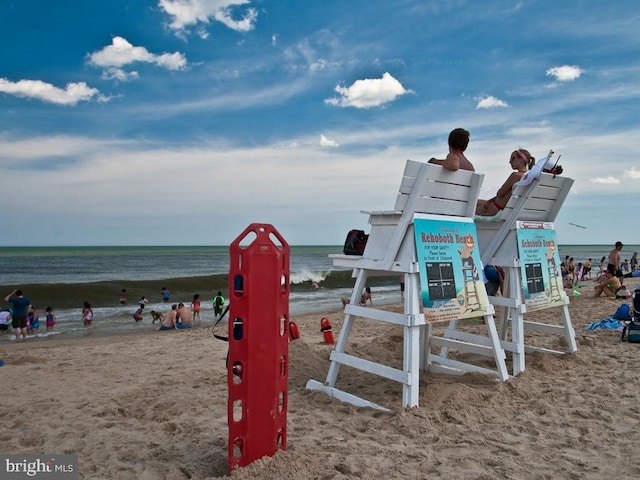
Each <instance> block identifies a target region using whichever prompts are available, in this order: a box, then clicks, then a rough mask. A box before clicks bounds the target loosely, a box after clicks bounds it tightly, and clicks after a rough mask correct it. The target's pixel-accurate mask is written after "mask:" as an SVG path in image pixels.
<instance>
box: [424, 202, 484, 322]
mask: <svg viewBox="0 0 640 480" xmlns="http://www.w3.org/2000/svg"><path fill="white" fill-rule="evenodd" d="M414 233H415V239H416V254H417V259H418V264H419V266H420V293H421V298H422V306H423V309H424V317H425V320H426V321H427V322H447V321H450V320H457V319H463V318H476V317H483V316H485V315H487V313H488V298H487V291H486V289H485V285H484V281H483V275H482V261H481V260H480V252H479V251H478V235H477V232H476V226H475V223H474V222H473V219H471V218H460V217H449V216H444V215H428V214H415V215H414Z"/></svg>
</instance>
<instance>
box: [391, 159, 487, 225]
mask: <svg viewBox="0 0 640 480" xmlns="http://www.w3.org/2000/svg"><path fill="white" fill-rule="evenodd" d="M483 179H484V175H482V174H479V173H475V172H470V171H468V170H457V171H455V172H452V171H450V170H447V169H445V168H443V167H441V166H440V165H432V164H428V163H422V162H415V161H412V160H407V163H406V165H405V169H404V173H403V174H402V181H401V182H400V188H399V190H398V196H397V198H396V203H395V207H394V209H395V210H396V211H397V212H404V211H405V209H406V208H410V209H411V211H412V212H417V213H434V214H439V215H453V216H457V217H471V218H473V216H474V214H475V209H476V203H477V201H478V196H479V194H480V188H481V186H482V180H483Z"/></svg>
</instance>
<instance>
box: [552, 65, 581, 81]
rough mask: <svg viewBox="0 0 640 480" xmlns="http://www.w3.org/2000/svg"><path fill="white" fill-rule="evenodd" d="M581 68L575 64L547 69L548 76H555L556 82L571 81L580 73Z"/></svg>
mask: <svg viewBox="0 0 640 480" xmlns="http://www.w3.org/2000/svg"><path fill="white" fill-rule="evenodd" d="M582 73H583V70H582V69H581V68H580V67H578V66H576V65H562V66H561V67H553V68H550V69H549V70H547V76H548V77H555V79H556V80H557V81H558V82H572V81H573V80H575V79H576V78H579V77H580V75H582Z"/></svg>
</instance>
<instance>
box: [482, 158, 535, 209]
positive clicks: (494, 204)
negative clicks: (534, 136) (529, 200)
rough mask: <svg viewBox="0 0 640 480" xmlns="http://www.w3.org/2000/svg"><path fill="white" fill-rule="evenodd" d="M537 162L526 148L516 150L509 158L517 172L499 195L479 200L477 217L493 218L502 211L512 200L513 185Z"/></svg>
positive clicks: (504, 185) (502, 187) (500, 189)
mask: <svg viewBox="0 0 640 480" xmlns="http://www.w3.org/2000/svg"><path fill="white" fill-rule="evenodd" d="M535 161H536V159H535V158H533V157H532V156H531V154H530V153H529V151H528V150H525V149H524V148H519V149H518V150H514V151H513V152H512V153H511V157H510V158H509V164H510V165H511V168H513V169H514V170H515V172H511V175H509V177H508V178H507V180H506V181H505V182H504V183H503V184H502V186H501V187H500V188H499V189H498V193H496V196H495V197H493V198H490V199H489V200H478V204H477V205H476V215H480V216H484V217H492V216H493V215H495V214H497V213H498V212H499V211H501V210H502V209H503V208H504V207H505V206H506V205H507V202H508V201H509V199H510V198H511V191H512V190H513V185H514V184H515V183H516V182H519V181H520V179H521V178H522V176H523V175H524V174H525V173H527V170H531V168H532V167H533V166H534V165H535Z"/></svg>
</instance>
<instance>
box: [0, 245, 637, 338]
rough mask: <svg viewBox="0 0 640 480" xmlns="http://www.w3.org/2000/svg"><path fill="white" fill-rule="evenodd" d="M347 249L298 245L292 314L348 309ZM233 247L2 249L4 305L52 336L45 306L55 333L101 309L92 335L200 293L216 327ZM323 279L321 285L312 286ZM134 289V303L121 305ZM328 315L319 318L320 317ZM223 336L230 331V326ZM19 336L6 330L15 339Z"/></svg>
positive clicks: (387, 299)
mask: <svg viewBox="0 0 640 480" xmlns="http://www.w3.org/2000/svg"><path fill="white" fill-rule="evenodd" d="M611 248H612V245H561V246H559V253H560V258H561V259H563V258H564V256H565V255H570V256H572V257H574V260H575V263H576V265H577V263H578V262H583V261H584V260H585V259H587V258H591V259H592V263H593V271H594V272H596V273H597V272H598V266H599V263H600V258H601V257H603V256H607V255H608V254H609V251H610V250H611ZM341 250H342V247H341V246H292V247H291V256H290V280H291V288H290V296H289V316H290V318H291V319H292V320H295V316H296V315H302V314H307V313H322V312H327V311H332V310H336V309H339V308H341V306H342V304H341V302H340V299H341V297H348V296H350V294H351V289H352V287H353V282H354V279H353V278H351V270H346V269H340V268H336V267H334V266H333V264H332V261H331V259H330V258H329V257H328V255H329V254H331V253H341ZM638 250H640V246H639V245H630V246H629V245H627V246H625V248H624V250H623V259H624V258H630V257H631V255H632V253H633V252H634V251H638ZM228 271H229V247H228V246H195V247H179V246H178V247H0V305H2V307H4V308H6V307H8V304H7V302H5V301H4V296H5V295H7V294H8V293H10V292H11V291H12V290H13V289H15V288H20V289H22V290H23V291H24V294H25V296H27V297H28V298H29V299H30V300H31V302H32V304H33V305H34V306H35V308H36V309H37V310H38V311H39V312H40V320H41V327H40V332H39V333H40V335H44V333H45V327H44V313H43V312H44V309H45V307H47V306H50V307H52V308H53V310H54V312H55V313H56V316H57V318H58V324H57V325H56V327H55V328H54V332H56V334H59V335H65V336H73V335H83V334H85V333H86V329H84V328H83V327H82V322H81V320H80V318H81V310H82V303H83V302H84V301H88V302H89V303H91V304H92V307H93V309H94V314H95V319H94V322H93V326H92V327H91V333H92V334H113V333H115V334H117V333H121V332H132V331H142V330H153V329H156V328H157V323H156V324H155V325H152V324H151V313H150V312H151V310H156V311H160V312H161V313H165V312H166V311H167V310H168V309H169V307H170V305H171V304H172V303H178V302H182V303H184V304H185V305H189V304H190V303H191V301H192V299H193V295H194V294H196V293H199V294H200V298H201V300H202V311H201V318H202V324H204V325H211V324H213V321H214V318H213V306H212V304H211V299H212V298H213V297H214V296H215V294H216V293H217V292H218V291H222V293H223V295H224V296H225V298H228V296H229V295H228V283H227V277H228ZM312 282H316V283H317V284H318V286H319V288H318V289H315V290H314V289H312V287H311V285H312ZM369 285H370V286H371V287H372V290H373V298H374V302H376V303H380V304H389V303H394V302H400V301H401V297H400V288H399V276H398V275H395V274H393V275H390V276H388V277H373V278H371V281H370V282H369ZM162 287H167V289H168V290H169V292H170V293H171V298H170V302H169V304H167V303H163V302H162V296H161V290H162ZM123 288H124V289H126V291H127V296H128V304H127V305H120V303H119V295H120V291H121V290H122V289H123ZM141 296H145V297H147V298H148V300H149V303H148V304H147V305H146V306H145V312H144V320H143V321H142V322H138V323H136V322H135V321H134V320H133V317H132V315H133V313H134V311H135V310H136V308H137V301H138V299H139V298H140V297H141ZM319 320H320V318H319V319H318V321H319ZM219 328H221V329H222V332H221V333H222V334H224V328H223V327H219ZM12 338H13V336H12V335H0V341H10V340H11V339H12Z"/></svg>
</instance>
